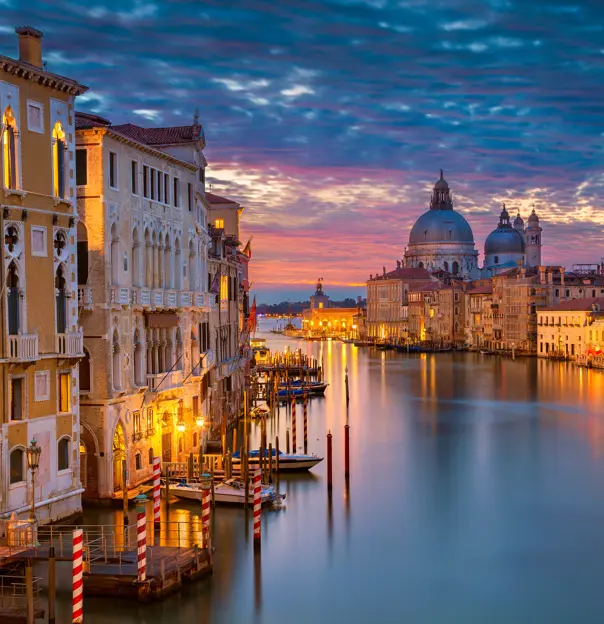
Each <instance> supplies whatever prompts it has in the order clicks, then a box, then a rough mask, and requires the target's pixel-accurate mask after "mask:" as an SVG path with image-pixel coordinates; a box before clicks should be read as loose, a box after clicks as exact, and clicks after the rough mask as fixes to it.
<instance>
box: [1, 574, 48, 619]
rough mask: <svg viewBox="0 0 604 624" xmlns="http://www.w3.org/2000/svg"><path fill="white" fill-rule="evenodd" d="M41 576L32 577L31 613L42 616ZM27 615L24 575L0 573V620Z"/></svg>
mask: <svg viewBox="0 0 604 624" xmlns="http://www.w3.org/2000/svg"><path fill="white" fill-rule="evenodd" d="M41 580H42V579H41V578H39V577H34V578H33V614H34V616H35V617H42V615H41V614H42V613H43V610H42V601H41V600H40V585H41ZM26 616H27V583H26V580H25V576H11V575H0V622H5V621H11V619H14V620H18V619H20V618H25V617H26Z"/></svg>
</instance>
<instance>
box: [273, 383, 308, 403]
mask: <svg viewBox="0 0 604 624" xmlns="http://www.w3.org/2000/svg"><path fill="white" fill-rule="evenodd" d="M305 394H306V390H305V389H304V388H302V387H301V386H300V387H297V388H294V387H291V388H282V389H281V390H278V391H277V398H278V399H279V400H280V401H287V400H288V399H292V398H295V399H301V398H303V397H304V395H305Z"/></svg>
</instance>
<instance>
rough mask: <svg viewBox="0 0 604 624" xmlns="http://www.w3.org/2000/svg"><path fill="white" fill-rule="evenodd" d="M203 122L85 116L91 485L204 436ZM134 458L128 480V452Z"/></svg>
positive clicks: (209, 362) (183, 449)
mask: <svg viewBox="0 0 604 624" xmlns="http://www.w3.org/2000/svg"><path fill="white" fill-rule="evenodd" d="M204 146H205V141H204V136H203V130H202V128H201V126H200V125H199V123H198V121H197V118H195V119H194V123H193V124H192V125H191V126H182V127H175V128H154V129H150V128H141V127H139V126H135V125H133V124H125V125H121V126H114V125H111V123H110V122H109V121H108V120H105V119H102V118H100V117H97V116H94V115H85V114H78V115H77V146H76V155H77V160H78V165H79V166H78V180H77V183H78V187H77V188H78V212H79V215H80V223H79V224H78V286H79V293H80V315H81V322H82V325H83V327H84V336H85V338H84V345H85V358H84V359H83V360H82V363H81V366H80V396H81V398H82V416H81V420H82V450H83V454H82V465H83V473H84V474H85V477H84V476H83V481H84V484H85V487H86V495H87V496H89V497H91V498H96V497H101V498H103V497H113V496H114V495H115V494H116V492H118V491H121V490H122V489H123V487H124V486H126V487H127V488H129V489H130V488H133V487H136V486H137V485H139V484H140V483H142V482H144V481H146V480H148V479H149V478H150V477H151V475H152V458H153V457H154V456H160V457H161V458H162V460H163V462H170V461H184V460H185V459H186V457H187V455H188V453H189V452H190V451H193V452H198V450H199V447H200V445H202V444H203V440H204V430H203V424H204V419H205V418H206V416H207V415H208V411H209V405H208V395H209V392H208V387H209V379H208V369H209V368H210V367H211V366H213V365H214V346H213V344H212V341H211V331H210V315H211V314H212V312H213V311H214V310H215V303H214V298H213V297H211V296H210V295H209V293H208V290H209V283H208V279H209V278H208V253H209V251H210V244H211V239H210V236H209V234H208V232H207V225H208V219H207V205H206V199H205V188H204V168H205V166H206V161H205V158H204V155H203V148H204ZM124 461H125V463H126V483H124V473H123V469H122V465H123V464H122V462H124Z"/></svg>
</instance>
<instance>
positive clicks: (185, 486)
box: [161, 478, 285, 505]
mask: <svg viewBox="0 0 604 624" xmlns="http://www.w3.org/2000/svg"><path fill="white" fill-rule="evenodd" d="M161 489H162V490H165V489H166V485H165V483H162V485H161ZM170 494H173V495H174V496H176V498H181V499H183V500H195V501H201V496H202V489H201V483H199V482H196V481H194V482H187V481H185V479H181V480H180V481H178V482H175V483H170ZM260 497H261V501H262V504H265V503H274V502H277V501H280V500H282V499H284V498H285V494H278V493H277V491H276V490H275V487H274V486H273V485H266V484H263V485H262V489H261V493H260ZM214 501H215V502H216V504H220V505H243V504H244V503H245V483H244V482H243V481H242V480H241V479H236V478H233V479H227V480H226V481H222V482H220V483H216V484H215V485H214ZM253 503H254V489H253V486H252V484H251V483H250V488H249V498H248V504H250V505H252V504H253Z"/></svg>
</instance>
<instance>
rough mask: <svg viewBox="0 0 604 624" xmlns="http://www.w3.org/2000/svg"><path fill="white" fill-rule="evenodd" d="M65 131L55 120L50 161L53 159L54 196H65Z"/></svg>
mask: <svg viewBox="0 0 604 624" xmlns="http://www.w3.org/2000/svg"><path fill="white" fill-rule="evenodd" d="M66 153H67V145H66V144H65V132H64V131H63V126H62V125H61V123H60V122H58V121H57V123H56V124H55V127H54V130H53V131H52V161H53V192H54V195H55V197H65V154H66Z"/></svg>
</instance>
